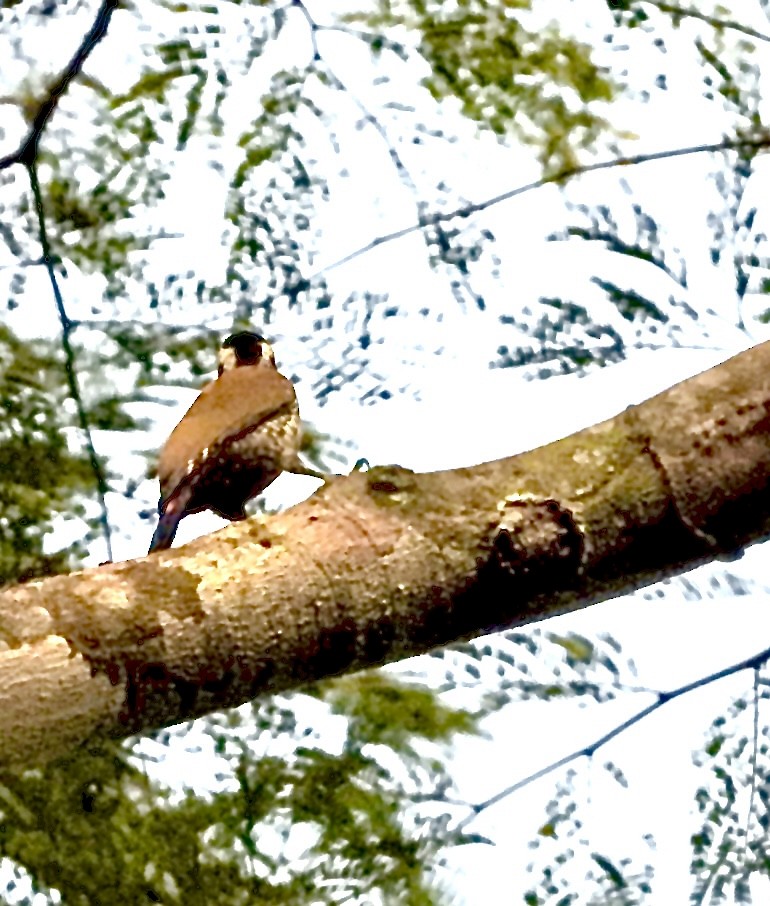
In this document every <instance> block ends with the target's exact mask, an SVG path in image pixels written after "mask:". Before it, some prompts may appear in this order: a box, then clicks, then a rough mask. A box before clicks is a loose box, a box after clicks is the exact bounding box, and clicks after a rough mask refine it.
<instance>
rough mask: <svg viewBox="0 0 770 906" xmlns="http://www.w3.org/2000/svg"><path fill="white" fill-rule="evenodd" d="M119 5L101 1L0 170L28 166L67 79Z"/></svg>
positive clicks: (1, 160) (104, 30)
mask: <svg viewBox="0 0 770 906" xmlns="http://www.w3.org/2000/svg"><path fill="white" fill-rule="evenodd" d="M118 6H120V0H102V5H101V6H100V7H99V11H98V12H97V14H96V19H95V20H94V24H93V25H92V26H91V29H90V30H89V31H88V32H87V34H86V35H85V37H84V38H83V40H82V41H81V42H80V47H78V49H77V50H76V51H75V55H74V56H73V57H72V59H71V60H70V61H69V63H68V64H67V66H66V67H65V69H64V71H63V72H62V74H61V75H60V76H59V78H58V80H57V82H56V84H55V85H53V86H52V87H51V88H50V89H49V91H48V94H47V96H46V98H45V100H44V101H42V102H41V104H40V107H39V108H38V111H37V113H36V114H35V117H34V119H33V120H32V125H31V126H30V129H29V132H28V133H27V135H26V136H25V137H24V140H23V141H22V143H21V145H19V147H18V149H17V150H16V151H14V152H13V154H8V155H6V156H5V157H2V158H0V170H5V169H7V168H8V167H10V166H12V165H13V164H24V165H25V166H26V167H29V166H30V164H31V163H32V162H33V161H34V160H35V157H36V155H37V145H38V142H39V141H40V136H41V135H42V134H43V130H44V129H45V127H46V124H47V123H48V120H49V118H50V116H51V114H52V113H53V112H54V110H55V109H56V105H57V104H58V103H59V98H60V97H61V96H62V95H63V94H64V92H65V91H66V90H67V87H68V86H69V83H70V82H71V81H72V80H73V79H74V78H75V76H77V75H78V73H79V72H80V70H81V69H82V68H83V64H84V63H85V61H86V60H87V59H88V57H89V56H90V54H91V51H92V50H93V49H94V47H96V45H97V44H98V43H99V41H101V39H102V38H103V37H104V36H105V35H106V34H107V26H108V25H109V24H110V18H111V17H112V14H113V12H114V11H115V10H116V9H117V8H118Z"/></svg>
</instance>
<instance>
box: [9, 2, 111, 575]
mask: <svg viewBox="0 0 770 906" xmlns="http://www.w3.org/2000/svg"><path fill="white" fill-rule="evenodd" d="M119 5H120V0H102V4H101V6H100V7H99V11H98V12H97V14H96V19H95V20H94V24H93V25H92V26H91V28H90V30H89V31H88V32H87V33H86V35H85V36H84V37H83V40H82V41H81V42H80V46H79V47H78V49H77V50H76V51H75V54H74V55H73V57H72V59H71V60H70V61H69V63H68V64H67V66H66V67H65V68H64V71H63V72H62V74H61V75H60V76H59V78H58V79H57V81H56V83H55V84H54V85H52V86H51V88H50V89H49V90H48V93H47V96H46V97H45V99H44V100H43V101H41V103H40V107H39V108H38V111H37V113H36V114H35V116H34V117H33V119H32V124H31V126H30V128H29V131H28V132H27V135H26V136H25V137H24V139H23V141H22V143H21V145H20V146H19V147H18V149H17V150H16V151H15V152H14V153H13V154H8V155H6V156H5V157H3V158H0V170H5V169H7V168H8V167H10V166H12V165H13V164H22V165H23V166H24V167H26V169H27V172H28V173H29V182H30V187H31V190H32V197H33V199H34V204H35V210H36V211H37V221H38V231H39V234H40V245H41V247H42V250H43V255H42V263H43V264H44V266H45V268H46V271H47V273H48V277H49V279H50V281H51V287H52V289H53V296H54V300H55V302H56V310H57V312H58V315H59V323H60V324H61V331H62V333H61V342H62V350H63V352H64V369H65V371H66V374H67V386H68V387H69V392H70V396H71V397H72V399H73V400H74V402H75V408H76V409H77V414H78V422H79V424H80V429H81V430H82V432H83V436H84V438H85V444H86V450H87V451H88V459H89V462H90V465H91V470H92V471H93V474H94V479H95V481H96V487H97V493H98V497H99V506H100V509H101V515H100V518H99V521H100V523H101V527H102V534H103V535H104V541H105V544H106V547H107V557H108V558H109V559H110V560H112V536H111V533H110V522H109V514H108V511H107V499H106V494H107V480H106V479H105V477H104V472H103V471H102V467H101V463H100V462H99V457H98V456H97V455H96V449H95V447H94V442H93V438H92V436H91V428H90V426H89V424H88V416H87V414H86V411H85V407H84V406H83V398H82V396H81V393H80V387H79V385H78V379H77V372H76V370H75V354H74V351H73V349H72V344H71V343H70V334H71V332H72V330H73V323H72V322H71V321H70V319H69V317H68V316H67V312H66V309H65V308H64V300H63V298H62V294H61V290H60V289H59V284H58V282H57V279H56V272H55V270H54V261H53V256H52V255H51V246H50V242H49V240H48V233H47V230H46V226H45V212H44V210H43V196H42V193H41V191H40V181H39V179H38V175H37V150H38V144H39V142H40V137H41V135H42V134H43V131H44V130H45V127H46V125H47V123H48V120H49V119H50V117H51V114H52V113H53V112H54V110H55V109H56V105H57V104H58V103H59V98H60V97H61V96H62V95H63V94H64V92H65V91H66V90H67V87H68V86H69V84H70V82H71V81H72V80H73V79H74V78H75V77H76V76H77V75H78V73H79V72H80V71H81V70H82V68H83V65H84V63H85V61H86V60H87V59H88V57H89V55H90V54H91V52H92V51H93V49H94V47H95V46H96V45H97V44H98V42H99V41H101V39H102V38H103V37H104V36H105V34H106V33H107V26H108V25H109V23H110V19H111V17H112V14H113V12H114V11H115V10H116V9H117V8H118V6H119Z"/></svg>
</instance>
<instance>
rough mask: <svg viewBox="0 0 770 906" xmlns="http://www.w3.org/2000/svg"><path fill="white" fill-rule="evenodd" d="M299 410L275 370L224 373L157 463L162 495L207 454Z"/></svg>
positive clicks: (194, 406)
mask: <svg viewBox="0 0 770 906" xmlns="http://www.w3.org/2000/svg"><path fill="white" fill-rule="evenodd" d="M294 406H296V396H295V393H294V387H293V386H292V384H291V381H289V380H288V379H287V378H285V377H284V376H283V375H282V374H280V373H279V372H277V371H276V370H275V369H274V368H269V367H264V368H263V367H261V366H258V365H257V366H245V367H241V368H234V369H232V370H230V371H225V372H223V373H222V374H221V375H220V376H219V377H218V378H217V379H216V380H215V381H212V382H211V383H210V384H208V385H207V386H206V387H204V389H203V390H202V391H201V394H200V396H199V397H198V398H197V399H196V400H195V402H194V403H193V404H192V406H190V408H189V409H188V410H187V413H186V414H185V416H184V418H183V419H182V420H181V421H180V422H179V424H178V425H177V426H176V428H174V430H173V431H172V432H171V436H170V437H169V439H168V441H167V442H166V445H165V447H164V448H163V451H162V452H161V455H160V460H159V462H158V477H159V478H160V484H161V494H162V496H163V498H164V499H165V498H167V497H168V496H169V495H170V494H171V493H172V492H173V491H174V489H175V488H176V487H177V485H178V484H179V483H180V482H181V481H182V480H183V479H184V477H185V476H186V475H187V474H188V473H189V472H190V463H197V462H199V461H200V460H201V459H202V458H203V457H204V450H206V449H209V450H212V449H213V448H215V447H217V446H219V445H220V444H222V443H223V442H225V441H226V440H227V439H228V438H231V437H236V436H237V435H239V434H242V433H243V432H244V431H247V430H249V429H250V428H252V429H253V428H256V427H258V426H259V425H260V424H262V423H263V422H265V421H267V420H269V419H270V418H271V417H273V416H275V415H276V414H278V413H279V412H282V411H288V410H291V408H292V407H294Z"/></svg>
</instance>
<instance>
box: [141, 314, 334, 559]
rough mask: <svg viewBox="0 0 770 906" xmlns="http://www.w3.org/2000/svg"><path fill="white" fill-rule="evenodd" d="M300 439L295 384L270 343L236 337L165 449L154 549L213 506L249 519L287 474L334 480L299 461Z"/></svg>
mask: <svg viewBox="0 0 770 906" xmlns="http://www.w3.org/2000/svg"><path fill="white" fill-rule="evenodd" d="M301 440H302V423H301V421H300V417H299V407H298V405H297V397H296V394H295V392H294V386H293V384H292V383H291V381H290V380H289V379H288V378H286V377H284V375H282V374H281V373H280V372H279V371H278V369H277V367H276V364H275V354H274V353H273V348H272V346H271V345H270V343H269V342H268V341H267V340H266V339H265V338H264V337H263V336H261V335H260V334H258V333H252V332H250V331H240V332H238V333H234V334H232V336H229V337H228V338H227V339H226V340H225V341H224V343H223V344H222V347H221V349H220V351H219V367H218V375H217V377H216V379H215V380H213V381H211V383H210V384H208V385H206V386H205V387H204V388H203V390H202V391H201V393H200V395H199V396H198V398H197V399H196V400H195V402H194V403H193V404H192V406H190V408H189V409H188V410H187V413H186V414H185V415H184V417H183V418H182V420H181V421H180V422H179V424H178V425H177V426H176V428H174V430H173V431H172V432H171V435H170V437H169V439H168V440H167V441H166V444H165V446H164V447H163V450H162V451H161V454H160V458H159V460H158V478H159V480H160V502H159V504H158V513H159V519H158V527H157V528H156V529H155V534H154V535H153V536H152V542H151V543H150V550H149V552H148V553H150V554H151V553H153V552H154V551H160V550H165V549H166V548H168V547H170V546H171V543H172V541H173V540H174V535H175V534H176V530H177V527H178V525H179V522H180V521H181V520H182V519H183V518H184V517H185V516H188V515H189V514H190V513H198V512H200V511H201V510H206V509H209V510H213V511H214V512H215V513H217V514H218V515H220V516H223V517H224V518H225V519H230V520H238V519H245V518H246V512H245V510H244V504H245V503H246V502H247V501H248V500H251V499H252V498H253V497H256V496H257V494H261V493H262V491H264V490H265V488H266V487H267V486H268V485H269V484H271V483H272V482H273V481H274V480H275V479H276V478H277V477H278V476H279V475H280V474H281V472H293V473H295V474H298V475H311V476H312V477H313V478H321V479H322V480H323V481H326V480H328V477H329V476H327V475H324V474H323V473H322V472H317V471H316V470H315V469H311V468H309V467H308V466H306V465H305V464H304V463H303V462H302V461H301V460H300V458H299V448H300V443H301Z"/></svg>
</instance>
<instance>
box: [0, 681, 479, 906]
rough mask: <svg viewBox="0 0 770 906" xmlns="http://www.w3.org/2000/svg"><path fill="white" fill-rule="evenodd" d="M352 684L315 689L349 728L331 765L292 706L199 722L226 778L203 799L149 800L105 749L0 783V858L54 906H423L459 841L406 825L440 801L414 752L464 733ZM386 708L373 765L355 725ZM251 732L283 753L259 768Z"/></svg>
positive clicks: (174, 736) (432, 897) (144, 780)
mask: <svg viewBox="0 0 770 906" xmlns="http://www.w3.org/2000/svg"><path fill="white" fill-rule="evenodd" d="M362 679H363V682H362V683H361V685H360V688H359V687H357V685H356V684H355V683H354V682H353V681H352V680H351V679H346V680H344V681H342V682H341V683H340V681H334V682H329V683H325V684H324V685H323V687H322V688H321V689H320V690H319V691H320V693H321V694H322V696H324V697H326V698H328V699H329V700H331V701H334V702H335V707H336V710H337V712H338V713H345V714H346V715H350V717H349V718H348V719H347V720H346V721H345V724H346V731H345V736H344V742H343V744H342V747H341V750H340V751H334V752H330V751H326V750H325V749H324V748H323V747H322V746H321V745H320V744H319V743H318V741H317V740H314V739H313V738H312V737H309V736H308V733H307V732H306V731H305V730H304V728H303V727H302V726H301V724H300V723H299V722H298V720H297V717H296V714H295V711H294V710H293V705H294V703H296V702H301V701H302V696H295V697H294V699H293V700H291V699H290V700H289V701H288V703H287V705H286V706H282V705H280V704H279V703H278V702H276V701H265V702H262V703H259V704H256V705H255V707H254V711H253V713H252V714H250V713H249V712H248V710H244V709H241V711H240V712H230V713H229V714H227V715H221V716H220V717H219V718H213V719H212V720H210V721H205V722H204V721H202V722H199V726H201V725H203V726H205V731H206V732H207V733H208V734H209V735H211V736H212V737H214V739H215V740H216V744H217V748H216V750H217V752H218V756H219V757H218V761H214V759H213V755H212V756H210V757H209V758H210V760H209V765H208V767H209V769H216V770H217V773H218V774H219V775H220V776H221V777H226V778H227V781H226V783H225V787H226V789H224V790H221V791H220V792H218V793H217V794H216V795H214V796H212V795H210V794H206V793H204V792H203V791H202V792H201V793H200V794H198V795H196V794H193V793H192V792H186V793H183V794H180V793H179V792H176V793H171V792H170V791H167V790H164V789H163V788H162V787H160V786H159V785H158V784H156V783H153V782H152V781H151V780H150V779H149V776H148V773H146V772H145V770H144V769H143V767H144V766H143V765H137V763H136V760H135V758H134V757H132V756H128V752H127V750H126V749H125V748H121V747H114V746H111V745H106V744H105V745H104V746H101V747H98V748H92V749H91V750H89V751H85V750H81V751H79V752H76V753H74V754H72V755H71V756H70V757H68V758H67V759H66V760H63V761H60V762H56V763H53V764H49V765H48V766H46V767H45V768H44V769H42V770H36V771H30V772H24V773H21V774H7V775H6V776H4V777H2V778H0V801H2V813H3V814H2V818H3V820H0V853H2V854H3V855H6V856H8V857H10V858H13V859H14V860H15V861H16V862H18V863H20V864H22V865H24V866H25V867H26V869H27V870H28V871H29V872H30V873H31V875H32V876H33V877H34V879H35V882H36V889H39V890H43V891H44V890H45V889H46V888H54V887H55V888H56V889H57V890H59V891H60V893H61V895H62V898H63V902H64V903H66V904H81V903H82V904H88V903H97V902H99V903H117V902H122V903H139V902H155V901H161V902H164V903H185V904H186V903H192V904H196V903H200V904H204V903H205V904H218V903H222V904H238V903H253V902H259V903H280V904H298V906H299V904H305V903H309V902H314V903H319V904H320V903H329V904H334V903H338V902H340V897H341V896H343V895H345V896H347V897H354V896H361V895H366V894H368V893H369V892H371V891H373V890H378V891H379V892H380V895H382V896H383V897H385V898H386V900H389V901H392V902H403V903H409V904H416V906H421V904H424V906H429V904H436V903H438V902H440V897H439V894H438V892H437V890H436V889H435V888H433V887H432V885H431V881H430V878H429V875H428V873H426V865H430V864H432V863H434V862H435V861H436V858H437V855H438V853H439V852H440V850H441V849H442V848H443V847H445V846H450V845H457V844H459V843H462V842H465V841H466V840H471V839H473V837H471V836H468V837H465V836H463V835H462V834H459V833H452V832H449V831H448V830H447V829H446V826H445V822H444V821H443V820H436V819H434V818H431V817H430V816H429V815H425V816H423V817H418V818H417V819H415V817H414V816H412V817H410V816H409V812H410V810H413V809H414V808H416V809H418V810H419V809H421V808H422V803H424V802H426V801H430V800H431V798H432V797H435V801H436V802H441V801H442V799H443V798H444V797H445V796H446V793H447V790H449V789H451V786H452V784H451V779H450V777H449V775H448V774H447V771H446V767H445V766H444V765H443V762H442V761H441V760H440V759H433V760H432V761H430V762H429V763H426V761H425V758H424V754H423V756H419V755H418V754H417V750H418V749H423V752H424V748H425V744H430V743H433V742H434V741H435V740H437V739H438V740H441V741H442V742H446V743H449V742H450V741H451V739H452V737H453V735H454V733H455V732H470V731H472V729H473V721H472V720H471V719H470V718H469V716H468V715H466V714H464V713H463V712H461V711H455V710H453V709H450V708H448V707H446V706H443V705H441V704H440V703H438V702H436V701H435V700H434V699H435V696H434V695H433V693H432V692H430V691H429V690H426V689H424V688H420V687H418V686H416V685H405V684H402V683H401V682H400V681H399V680H398V679H397V678H396V677H393V676H388V675H387V674H381V675H380V674H375V675H365V676H364V677H363V678H362ZM370 693H371V694H370ZM388 702H390V703H395V702H399V704H400V706H401V707H402V708H403V709H404V711H405V713H407V714H409V715H411V720H410V721H409V723H410V729H409V730H408V731H404V732H403V733H402V734H400V736H401V744H400V745H398V746H397V747H396V751H397V753H398V756H399V757H398V760H397V762H396V763H395V765H394V764H393V762H392V761H391V760H389V759H386V760H380V759H378V758H377V757H376V755H375V754H373V753H374V751H375V750H374V749H373V746H381V745H384V744H385V745H387V738H389V734H388V733H385V734H384V733H383V728H382V727H378V726H377V721H376V720H371V719H368V718H367V719H362V715H364V714H373V713H374V712H376V711H377V708H378V706H379V705H380V704H387V703H388ZM187 729H189V728H187ZM260 733H262V734H265V735H267V736H268V737H269V738H271V739H273V738H276V737H277V736H279V735H280V738H281V739H282V742H283V746H284V748H286V747H287V746H288V747H289V752H288V754H287V755H286V756H285V757H276V756H270V755H268V754H265V753H261V754H260V753H259V752H258V748H259V747H258V745H257V740H258V738H259V736H260ZM181 735H182V734H180V733H178V732H174V731H170V732H165V731H164V732H161V733H159V734H158V735H157V740H158V742H159V743H160V744H161V745H162V746H164V747H165V746H166V745H168V746H169V747H168V748H166V749H165V751H164V752H163V754H162V755H161V756H160V757H159V758H158V760H159V761H163V760H165V759H167V758H168V759H173V758H174V757H175V750H176V747H179V746H180V745H181V744H182V739H181ZM155 748H156V749H157V748H158V747H157V746H156V747H155ZM365 750H367V751H365ZM369 752H371V754H370V753H369ZM388 765H389V766H388ZM218 785H219V786H220V787H221V786H222V783H221V782H220V783H219V784H218ZM297 829H301V837H302V839H303V840H304V841H305V842H304V844H297V843H294V842H292V845H291V848H292V849H293V850H294V851H295V855H294V856H293V857H291V858H290V857H289V856H288V855H287V854H286V851H285V850H286V846H287V844H289V842H290V840H293V839H294V838H293V835H294V834H296V833H297ZM417 829H419V832H418V831H417ZM277 841H282V842H280V843H277ZM298 847H299V849H298ZM296 853H299V855H297V854H296Z"/></svg>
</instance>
